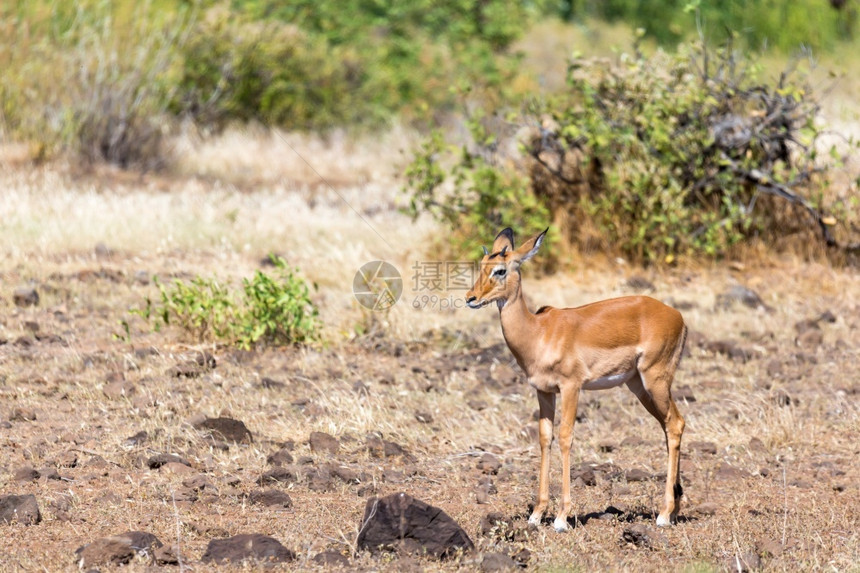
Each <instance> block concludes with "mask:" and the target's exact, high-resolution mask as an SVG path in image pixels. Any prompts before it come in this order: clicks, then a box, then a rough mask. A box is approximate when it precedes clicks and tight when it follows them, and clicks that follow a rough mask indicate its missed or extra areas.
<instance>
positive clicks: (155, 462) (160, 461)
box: [146, 454, 191, 470]
mask: <svg viewBox="0 0 860 573" xmlns="http://www.w3.org/2000/svg"><path fill="white" fill-rule="evenodd" d="M170 463H176V464H182V465H185V466H188V467H191V462H189V461H188V460H186V459H184V458H181V457H179V456H177V455H174V454H157V455H154V456H152V457H151V458H149V459H148V460H146V465H147V467H149V469H151V470H157V469H158V468H160V467H161V466H163V465H165V464H170Z"/></svg>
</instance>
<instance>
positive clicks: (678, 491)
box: [627, 371, 684, 527]
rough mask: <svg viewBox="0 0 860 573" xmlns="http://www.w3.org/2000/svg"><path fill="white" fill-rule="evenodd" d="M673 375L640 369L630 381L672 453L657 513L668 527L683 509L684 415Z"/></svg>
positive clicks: (660, 523)
mask: <svg viewBox="0 0 860 573" xmlns="http://www.w3.org/2000/svg"><path fill="white" fill-rule="evenodd" d="M671 383H672V378H671V377H669V378H668V380H666V375H665V374H664V375H663V376H660V375H659V373H656V372H653V371H651V372H648V371H646V372H640V375H639V376H636V377H634V378H633V379H632V380H630V381H629V382H628V383H627V387H628V388H630V391H632V392H633V393H634V394H635V395H636V397H637V398H639V401H640V402H641V403H642V405H643V406H645V409H646V410H648V412H650V413H651V415H652V416H654V418H656V419H657V421H658V422H659V423H660V427H661V428H663V433H664V434H665V436H666V451H667V453H668V455H669V460H668V468H667V471H666V494H665V502H664V503H665V505H664V507H663V511H661V512H660V514H659V515H658V516H657V525H659V526H661V527H665V526H667V525H672V524H673V523H675V521H676V520H677V517H678V511H679V510H680V509H681V496H682V495H683V488H682V487H681V472H680V462H681V436H682V435H683V433H684V418H683V417H682V416H681V413H680V412H679V411H678V407H677V406H676V405H675V401H674V400H673V399H672V394H671V390H670V385H671Z"/></svg>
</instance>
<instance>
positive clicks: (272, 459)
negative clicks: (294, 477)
mask: <svg viewBox="0 0 860 573" xmlns="http://www.w3.org/2000/svg"><path fill="white" fill-rule="evenodd" d="M266 462H267V463H268V464H269V465H272V466H285V465H288V464H291V463H293V455H292V454H291V453H290V450H289V449H288V448H281V449H280V450H278V451H277V452H274V453H272V454H269V457H267V458H266Z"/></svg>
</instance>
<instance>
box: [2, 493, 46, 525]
mask: <svg viewBox="0 0 860 573" xmlns="http://www.w3.org/2000/svg"><path fill="white" fill-rule="evenodd" d="M40 521H42V514H41V513H39V504H38V503H37V502H36V496H34V495H32V494H25V495H3V496H0V524H6V523H20V524H21V525H36V524H37V523H39V522H40Z"/></svg>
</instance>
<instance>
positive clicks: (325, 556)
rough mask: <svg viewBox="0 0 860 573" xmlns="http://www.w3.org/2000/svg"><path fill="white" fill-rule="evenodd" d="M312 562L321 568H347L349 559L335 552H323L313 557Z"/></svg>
mask: <svg viewBox="0 0 860 573" xmlns="http://www.w3.org/2000/svg"><path fill="white" fill-rule="evenodd" d="M312 561H313V562H314V563H316V564H318V565H322V566H323V567H330V568H338V567H339V568H346V567H349V558H348V557H347V556H346V555H344V554H343V553H338V552H337V551H323V552H322V553H317V554H316V555H314V557H313V559H312Z"/></svg>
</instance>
